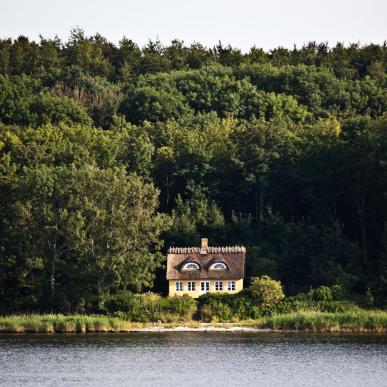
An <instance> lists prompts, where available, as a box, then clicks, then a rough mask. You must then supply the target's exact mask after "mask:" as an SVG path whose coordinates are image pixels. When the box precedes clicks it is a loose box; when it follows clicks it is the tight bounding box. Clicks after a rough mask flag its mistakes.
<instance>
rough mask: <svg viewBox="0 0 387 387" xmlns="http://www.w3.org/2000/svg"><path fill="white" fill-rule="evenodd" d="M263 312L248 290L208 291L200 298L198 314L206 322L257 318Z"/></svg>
mask: <svg viewBox="0 0 387 387" xmlns="http://www.w3.org/2000/svg"><path fill="white" fill-rule="evenodd" d="M261 314H262V311H261V309H260V308H259V307H258V306H257V305H255V304H254V302H253V300H252V299H251V298H250V297H249V295H248V293H247V292H246V291H245V292H241V293H238V294H225V293H223V294H222V293H207V294H204V295H202V296H200V297H199V299H198V316H199V318H200V319H201V320H203V321H206V322H211V321H213V322H214V321H219V322H225V321H239V320H248V319H256V318H258V317H259V316H261Z"/></svg>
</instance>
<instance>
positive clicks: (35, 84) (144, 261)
mask: <svg viewBox="0 0 387 387" xmlns="http://www.w3.org/2000/svg"><path fill="white" fill-rule="evenodd" d="M386 49H387V48H386V45H375V44H369V45H365V46H360V45H358V44H350V45H348V46H344V45H343V44H341V43H338V44H337V45H336V46H334V47H328V46H327V45H326V44H324V43H320V44H318V43H315V42H310V43H308V44H306V45H305V46H303V47H301V48H298V49H293V50H287V49H284V48H274V49H273V50H271V51H270V52H265V51H263V50H262V49H260V48H258V47H253V48H252V49H251V50H250V51H249V52H248V53H242V52H241V51H240V50H238V49H237V48H235V47H231V46H224V45H223V44H222V43H219V44H218V45H217V46H216V47H213V48H205V47H203V46H202V45H200V44H199V43H194V44H192V45H190V46H185V45H184V43H183V42H181V41H178V40H174V41H173V42H171V44H170V45H167V46H164V45H162V44H161V43H160V42H159V41H149V42H148V44H147V45H146V46H145V47H143V48H140V47H139V46H138V45H137V44H136V43H135V42H133V41H131V40H129V39H127V38H123V39H122V40H121V41H120V42H119V44H118V45H115V44H113V43H111V42H109V41H107V40H106V39H105V38H104V37H103V36H101V35H100V34H96V35H94V36H86V34H85V33H84V31H82V30H81V29H79V28H78V29H74V30H73V31H71V35H70V38H69V40H68V41H67V42H62V41H60V39H58V38H55V39H45V38H41V39H40V41H38V42H34V41H30V40H29V39H28V38H26V37H23V36H20V37H19V38H17V39H14V40H12V39H0V125H1V126H0V309H1V311H4V312H7V311H8V312H19V311H43V310H53V311H54V310H55V311H66V312H68V311H76V312H82V313H83V312H86V311H98V310H101V309H102V308H103V307H104V302H105V301H106V299H107V298H108V297H110V296H111V295H114V294H116V293H117V292H120V291H128V290H130V291H135V292H137V291H140V290H142V289H146V290H148V289H150V288H152V286H153V285H154V279H155V277H156V271H157V282H156V288H155V289H154V290H156V291H158V292H159V291H164V290H165V286H164V285H165V281H164V276H165V273H164V272H163V271H162V270H163V268H162V265H163V262H162V261H163V258H162V257H163V255H165V247H167V245H178V244H180V245H193V244H196V243H197V241H198V239H199V238H200V237H202V236H207V237H209V239H210V243H211V244H213V245H215V244H219V245H230V244H244V245H245V246H246V247H247V277H257V276H262V275H270V276H272V277H273V278H278V279H279V280H280V281H281V283H282V284H283V285H284V288H285V289H286V292H287V294H293V295H294V294H297V293H299V292H300V291H305V290H306V289H308V288H310V287H313V289H314V290H313V291H312V293H311V295H309V296H305V297H304V298H303V299H301V298H300V297H297V298H296V299H294V300H292V299H286V300H282V301H281V302H279V303H277V304H275V306H254V305H250V304H249V303H251V299H249V298H243V300H242V299H241V298H237V300H238V301H235V302H236V303H237V304H238V303H240V306H237V305H234V304H232V303H225V302H223V301H222V302H221V303H220V301H219V300H218V301H219V302H218V301H216V302H215V301H214V305H212V304H211V305H210V306H206V308H207V309H208V308H209V309H208V310H207V317H206V318H208V319H210V316H211V314H212V312H211V310H212V308H213V309H214V316H215V317H214V318H216V319H225V318H226V317H225V316H227V315H229V314H230V313H231V314H232V315H237V316H238V315H239V316H240V317H238V318H242V316H243V318H251V317H252V316H254V315H261V314H272V313H277V312H276V311H281V310H283V311H287V310H288V311H293V310H296V309H297V308H298V309H300V308H303V307H305V308H317V309H319V308H320V309H321V308H322V309H324V308H326V309H327V310H328V309H329V310H336V309H337V310H339V309H340V308H344V309H345V308H347V307H348V308H350V306H348V305H344V303H343V301H341V299H342V298H343V297H342V296H340V297H339V296H337V294H336V293H337V292H335V291H334V290H333V288H332V285H335V284H339V285H340V286H341V287H342V289H343V292H344V293H345V294H352V295H354V294H356V297H358V298H359V299H360V300H361V301H362V302H363V304H364V305H368V306H380V307H383V306H385V303H386V301H385V300H386V299H387V285H386V284H387V280H386V278H387V253H386V251H387V247H386V246H387V242H386V241H385V240H386V239H387V237H386V235H387V234H386V225H387V221H386V211H385V198H386V195H387V192H386V187H387V160H386V154H387V116H386V113H385V112H386V107H387V106H386V101H387V98H386V87H385V86H386V74H385V70H386ZM322 285H324V286H328V287H329V290H328V288H320V289H319V287H320V286H322ZM368 289H369V291H368ZM308 297H309V298H308ZM310 297H313V298H314V299H311V298H310ZM356 297H355V296H354V298H356ZM247 299H248V300H249V301H248V302H247V301H246V300H247ZM245 302H247V304H248V305H247V304H245ZM221 304H222V305H223V304H224V305H226V306H224V305H223V306H222V305H221ZM238 305H239V304H238ZM239 307H240V309H238V308H239ZM216 308H218V311H215V309H216ZM254 308H255V309H254ZM281 308H282V309H281ZM230 310H231V312H230ZM203 313H204V312H203ZM216 316H217V317H216Z"/></svg>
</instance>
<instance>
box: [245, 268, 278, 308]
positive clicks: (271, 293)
mask: <svg viewBox="0 0 387 387" xmlns="http://www.w3.org/2000/svg"><path fill="white" fill-rule="evenodd" d="M249 289H250V293H251V296H252V298H253V299H254V300H256V301H257V302H258V304H260V305H261V306H263V307H265V308H271V307H273V306H274V305H276V304H277V303H278V302H279V301H281V300H282V299H284V298H285V295H284V292H283V289H282V284H281V282H280V281H276V280H273V279H271V278H270V277H269V276H267V275H264V276H262V277H253V278H252V279H251V284H250V288H249Z"/></svg>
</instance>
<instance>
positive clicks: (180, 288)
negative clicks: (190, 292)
mask: <svg viewBox="0 0 387 387" xmlns="http://www.w3.org/2000/svg"><path fill="white" fill-rule="evenodd" d="M175 290H176V291H177V292H182V291H183V281H176V282H175Z"/></svg>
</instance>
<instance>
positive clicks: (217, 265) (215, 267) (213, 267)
mask: <svg viewBox="0 0 387 387" xmlns="http://www.w3.org/2000/svg"><path fill="white" fill-rule="evenodd" d="M227 269H228V268H227V265H226V264H225V263H223V262H215V263H213V264H212V265H211V266H210V270H227Z"/></svg>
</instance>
